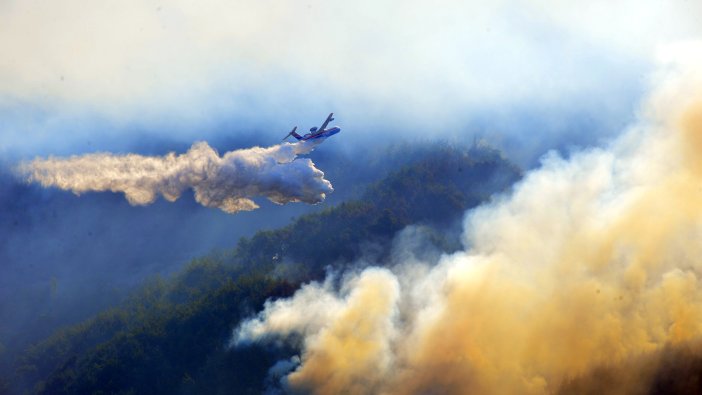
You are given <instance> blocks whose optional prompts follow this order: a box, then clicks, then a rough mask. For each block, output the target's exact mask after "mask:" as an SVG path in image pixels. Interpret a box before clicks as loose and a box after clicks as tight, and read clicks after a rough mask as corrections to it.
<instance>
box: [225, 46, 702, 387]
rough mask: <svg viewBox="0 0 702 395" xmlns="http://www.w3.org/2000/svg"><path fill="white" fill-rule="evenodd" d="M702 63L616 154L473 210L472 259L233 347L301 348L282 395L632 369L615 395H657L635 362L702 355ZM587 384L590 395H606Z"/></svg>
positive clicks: (410, 271)
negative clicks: (684, 348)
mask: <svg viewBox="0 0 702 395" xmlns="http://www.w3.org/2000/svg"><path fill="white" fill-rule="evenodd" d="M698 49H699V48H698ZM697 53H702V52H700V51H699V50H698V51H697ZM701 64H702V62H700V63H695V64H694V65H693V66H692V67H687V68H685V67H682V66H679V68H678V69H676V71H675V72H674V73H672V72H670V69H668V72H669V74H670V75H664V74H661V75H660V76H658V77H661V78H664V80H665V81H662V82H661V84H662V85H660V86H659V87H658V89H657V90H656V91H655V92H654V94H653V95H652V97H651V99H650V100H649V102H648V103H647V106H646V107H645V109H644V110H643V111H642V115H641V119H640V120H639V121H638V123H637V124H636V125H634V126H633V127H632V128H630V129H629V130H627V131H626V132H625V133H624V134H623V135H622V136H621V137H620V138H618V139H617V140H616V141H613V142H611V144H609V145H608V146H606V147H604V148H600V149H591V150H587V151H583V152H580V153H577V154H574V155H573V156H572V157H571V158H570V159H567V160H566V159H563V158H561V157H559V156H557V155H555V154H552V155H549V156H547V157H545V158H544V160H543V164H542V166H541V167H540V168H539V169H537V170H535V171H533V172H531V173H530V174H528V175H527V176H526V177H525V178H524V179H523V180H522V181H521V182H520V183H519V184H518V185H516V186H515V189H514V191H513V193H512V194H511V195H510V196H505V197H502V198H500V199H497V200H496V201H494V202H492V203H491V204H488V205H485V206H482V207H480V208H479V209H477V210H475V211H473V212H471V213H469V215H468V216H467V218H466V221H465V245H466V248H465V251H462V252H458V253H455V254H452V255H446V256H442V257H441V258H440V259H439V260H438V262H422V261H421V259H419V260H418V259H416V258H412V257H409V256H407V255H406V254H404V258H403V259H404V261H403V262H402V263H400V264H398V265H395V266H393V265H389V266H390V267H391V269H379V268H368V269H366V270H365V271H362V272H361V273H357V274H349V275H348V276H347V278H346V279H345V280H344V281H342V284H343V285H342V286H341V288H340V289H338V290H337V289H334V288H333V287H331V286H330V285H329V283H328V284H325V285H315V284H311V285H308V286H305V287H303V288H302V289H301V290H300V291H299V292H298V293H296V294H295V295H294V296H293V297H292V298H290V299H283V300H278V301H274V302H269V303H268V304H266V306H265V309H264V310H263V311H262V312H261V313H260V314H259V315H258V316H257V317H255V318H253V319H251V320H249V321H246V322H245V323H244V324H243V325H242V326H241V327H240V328H238V329H237V330H236V331H235V334H234V338H233V341H234V343H241V342H249V341H269V340H271V339H287V338H289V337H290V336H291V335H297V336H301V337H302V339H303V341H302V344H301V355H300V364H299V365H298V366H297V367H296V368H295V369H294V370H292V371H291V372H290V373H289V374H288V375H287V376H286V378H285V380H284V383H283V384H284V387H285V389H287V390H290V391H292V392H302V393H313V394H339V393H345V394H371V393H373V394H427V393H441V394H468V393H471V394H472V393H476V394H550V393H556V392H558V391H560V390H563V388H564V386H566V385H567V384H568V382H569V380H572V379H573V378H578V377H581V378H587V377H590V376H588V375H590V374H591V373H592V372H593V371H595V370H596V369H598V368H600V367H607V366H624V368H621V369H619V370H616V374H617V377H615V378H614V379H612V380H611V381H610V382H609V386H608V388H606V391H605V392H606V393H618V394H641V393H648V392H647V391H648V390H649V389H650V386H651V385H652V382H651V380H652V378H651V377H650V371H649V372H648V374H647V373H646V372H643V371H640V370H636V369H626V366H637V365H636V364H635V363H630V361H632V360H635V359H636V358H640V357H643V356H647V355H648V356H650V355H653V353H656V352H658V351H660V350H662V349H664V348H665V347H666V346H670V345H672V346H676V345H681V344H688V345H690V349H691V350H692V351H691V352H697V353H699V352H700V347H695V346H694V345H695V344H696V342H699V341H700V340H701V338H702V285H700V281H701V278H702V78H700V73H699V70H702V68H700V67H699V66H700V65H701ZM410 242H411V241H410ZM398 245H400V246H401V245H402V243H399V244H398ZM397 256H399V257H402V256H403V254H398V255H397ZM310 301H314V303H310ZM583 380H585V379H583ZM591 380H593V381H590V382H588V381H587V380H585V381H584V382H583V383H582V387H581V388H590V391H591V392H588V393H601V391H600V392H598V391H597V388H600V390H602V388H601V385H602V384H601V383H598V382H597V380H598V376H597V375H593V376H591ZM588 385H590V387H588ZM598 386H599V387H598ZM586 392H587V391H586Z"/></svg>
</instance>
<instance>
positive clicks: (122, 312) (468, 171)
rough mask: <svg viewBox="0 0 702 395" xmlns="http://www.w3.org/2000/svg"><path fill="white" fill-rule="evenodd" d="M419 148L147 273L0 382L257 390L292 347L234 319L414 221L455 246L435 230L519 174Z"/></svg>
mask: <svg viewBox="0 0 702 395" xmlns="http://www.w3.org/2000/svg"><path fill="white" fill-rule="evenodd" d="M417 157H418V158H419V159H418V160H416V161H413V162H409V163H408V164H406V165H404V166H402V167H401V168H400V169H398V170H397V171H394V172H392V173H390V174H389V175H387V176H386V177H385V178H383V179H382V180H381V181H378V182H376V183H374V184H372V185H371V186H370V187H368V188H367V189H366V191H365V192H364V193H362V194H361V198H359V199H356V200H354V201H349V202H345V203H342V204H339V205H337V206H336V207H333V208H328V209H325V210H323V211H321V212H318V213H314V214H309V215H305V216H302V217H300V218H298V219H297V220H295V221H294V222H293V223H292V224H290V225H289V226H287V227H284V228H282V229H278V230H273V231H264V232H259V233H257V234H256V235H255V236H254V237H252V238H250V239H242V240H240V241H239V243H238V244H237V246H236V248H234V249H233V250H232V251H226V252H221V253H218V254H212V255H210V256H206V257H203V258H200V259H197V260H194V261H193V262H191V263H190V264H189V265H188V267H187V268H186V269H185V270H183V271H182V272H181V273H180V274H178V275H176V276H174V277H173V278H170V279H167V280H164V279H160V278H155V279H153V280H151V281H150V282H149V283H147V284H146V285H144V286H143V287H142V289H140V291H139V292H136V293H135V294H134V295H132V297H131V298H130V299H129V300H128V301H127V302H126V303H124V304H123V305H121V306H120V307H118V308H113V309H110V310H108V311H105V312H103V313H101V314H99V315H98V316H96V317H94V318H92V319H90V320H88V321H86V322H83V323H82V324H79V325H75V326H71V327H68V328H65V329H62V330H60V331H58V332H56V333H55V334H54V335H52V336H51V337H50V338H48V339H46V340H45V341H42V342H40V343H38V344H35V345H33V346H32V347H30V348H29V349H28V350H27V351H26V352H25V353H24V354H23V355H22V356H21V357H20V358H18V360H17V361H16V362H15V363H14V365H13V369H12V372H11V373H10V374H9V375H7V377H6V378H5V379H4V382H3V383H0V389H2V390H3V391H4V392H8V393H45V394H155V393H165V394H174V393H208V394H217V393H240V394H245V393H252V394H253V393H256V394H257V393H261V392H262V390H263V385H264V380H265V376H266V373H267V370H268V368H269V367H270V366H271V365H272V364H273V363H274V362H275V361H276V360H278V359H279V358H281V357H283V356H286V355H289V354H290V353H291V352H292V351H291V350H264V349H261V348H258V347H256V346H254V347H250V348H245V349H234V350H233V349H230V348H229V347H228V345H227V341H228V339H229V338H230V337H231V331H232V329H233V328H235V327H236V326H237V324H238V322H240V320H242V319H244V318H246V317H248V316H251V315H252V314H255V312H257V311H259V310H260V309H261V308H262V306H263V303H264V301H265V300H267V299H270V298H278V297H285V296H289V295H291V294H292V293H293V292H294V291H295V290H296V289H297V288H298V287H299V285H300V284H301V283H303V282H306V281H310V280H318V279H321V278H322V277H323V276H324V273H325V268H326V267H327V266H329V265H332V266H334V265H336V266H339V267H341V266H343V265H344V264H346V263H348V262H353V261H354V260H356V259H358V258H359V257H361V256H362V254H363V253H364V243H369V242H370V243H373V245H374V246H376V247H377V249H379V252H378V254H379V257H380V259H379V260H380V261H382V255H383V254H386V253H388V252H389V248H390V241H391V240H392V238H393V236H394V235H395V233H396V232H397V231H399V230H401V229H402V228H404V227H405V226H407V225H410V224H425V225H427V226H428V228H429V229H435V231H434V236H435V237H434V238H433V240H434V243H435V244H436V246H437V247H438V248H440V249H443V250H446V251H450V250H453V249H456V248H458V247H459V245H458V244H457V240H455V239H452V238H451V237H449V236H448V235H447V234H444V233H442V232H441V231H440V230H441V229H445V228H446V227H447V226H450V225H452V224H453V223H454V222H455V221H456V220H459V221H460V219H461V216H462V213H463V212H464V211H465V210H466V209H468V208H470V207H474V206H475V205H477V204H479V203H480V202H483V201H485V200H486V199H488V198H489V197H490V196H491V195H492V194H494V193H496V192H499V191H502V190H504V189H506V188H508V187H509V186H510V185H511V184H512V183H513V182H514V181H516V180H517V179H518V178H519V177H520V172H519V170H518V169H517V168H516V167H515V166H513V165H512V164H510V163H509V162H508V161H506V160H505V159H504V158H503V157H502V156H501V155H500V154H499V152H497V151H495V150H493V149H490V148H487V147H473V148H471V149H469V150H466V149H460V148H457V147H453V146H449V145H441V146H433V147H431V149H427V150H425V151H424V152H422V153H421V155H417ZM349 171H353V169H349Z"/></svg>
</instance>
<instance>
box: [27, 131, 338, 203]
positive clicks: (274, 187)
mask: <svg viewBox="0 0 702 395" xmlns="http://www.w3.org/2000/svg"><path fill="white" fill-rule="evenodd" d="M315 146H316V143H314V142H299V143H293V144H291V143H283V144H279V145H275V146H272V147H268V148H261V147H254V148H248V149H240V150H235V151H230V152H227V153H225V154H224V155H223V156H219V154H218V153H217V152H216V151H215V150H214V149H213V148H212V147H210V146H209V145H207V143H205V142H199V143H195V144H194V145H193V146H192V147H191V148H190V150H188V152H186V153H185V154H182V155H176V154H174V153H170V154H168V155H166V156H160V157H151V156H141V155H136V154H127V155H114V154H109V153H97V154H88V155H82V156H72V157H70V158H53V157H49V158H48V159H35V160H33V161H31V162H27V163H23V164H22V165H20V166H19V171H20V172H21V173H23V174H24V175H26V176H27V177H28V179H29V180H30V181H34V182H38V183H41V185H43V186H45V187H50V186H53V187H58V188H61V189H64V190H70V191H73V192H74V193H76V194H81V193H84V192H89V191H112V192H123V193H124V195H125V197H126V198H127V200H128V201H129V203H131V204H132V205H147V204H151V203H153V202H154V201H155V200H156V198H157V197H158V195H161V196H163V197H164V198H166V199H167V200H169V201H175V200H176V199H178V198H179V197H180V195H181V194H182V193H183V192H184V191H185V190H186V189H188V188H192V189H193V191H194V192H195V200H197V201H198V202H199V203H200V204H202V205H203V206H206V207H217V208H219V209H221V210H223V211H225V212H227V213H236V212H239V211H249V210H254V209H256V208H258V205H257V204H256V203H255V202H254V201H253V200H252V198H254V197H257V196H263V197H266V198H268V200H270V201H272V202H273V203H277V204H285V203H290V202H305V203H310V204H314V203H319V202H321V201H323V200H324V198H325V197H326V194H327V193H330V192H332V191H333V189H332V185H331V183H330V182H329V181H327V180H326V179H324V173H323V172H322V171H320V170H319V169H317V168H316V167H315V166H314V163H313V162H312V161H311V160H310V159H308V158H301V159H296V157H297V156H298V155H300V154H306V153H309V152H310V151H312V150H313V149H314V147H315Z"/></svg>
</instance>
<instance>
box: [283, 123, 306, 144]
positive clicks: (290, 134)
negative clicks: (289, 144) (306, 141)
mask: <svg viewBox="0 0 702 395" xmlns="http://www.w3.org/2000/svg"><path fill="white" fill-rule="evenodd" d="M296 130H297V126H295V127H294V128H293V129H292V130H291V131H290V133H288V134H287V135H285V137H283V141H285V139H287V138H288V137H290V136H293V137H295V138H296V139H298V140H302V136H300V135H299V134H297V133H295V131H296Z"/></svg>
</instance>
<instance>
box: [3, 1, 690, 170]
mask: <svg viewBox="0 0 702 395" xmlns="http://www.w3.org/2000/svg"><path fill="white" fill-rule="evenodd" d="M700 8H701V6H700V5H699V3H697V2H692V1H689V2H685V1H677V2H671V1H648V2H640V1H619V2H616V4H615V5H613V4H612V2H607V1H591V2H586V3H584V4H576V3H573V2H561V3H556V2H550V1H495V2H490V4H485V2H477V1H475V2H465V1H442V2H440V3H435V4H434V3H431V4H430V3H429V2H424V1H403V2H391V1H375V0H373V1H370V0H362V1H356V2H348V1H337V0H334V1H316V0H311V1H296V2H292V1H281V0H263V1H224V0H222V1H219V0H207V1H198V2H188V1H170V2H160V1H150V0H147V1H142V0H139V1H116V0H115V1H101V2H92V1H78V0H64V1H53V2H43V1H11V0H10V1H3V2H1V3H0V53H2V54H3V56H2V57H0V119H2V122H0V154H4V155H7V156H10V157H16V156H19V157H27V156H34V155H46V154H49V153H52V152H53V153H58V154H65V153H73V152H86V151H91V150H95V149H110V148H114V149H127V148H125V147H129V145H128V144H127V143H126V142H125V141H131V140H133V138H134V136H140V137H143V136H145V135H146V136H149V137H152V138H164V139H175V140H182V141H184V142H190V141H192V140H195V139H208V138H213V137H214V136H216V135H220V134H223V133H226V134H228V135H232V136H236V135H237V134H239V133H251V132H253V131H260V132H271V133H273V134H275V135H276V136H277V135H279V134H281V133H284V132H286V131H287V130H288V129H289V128H290V127H291V126H292V125H294V124H299V125H300V126H301V127H309V126H312V125H313V124H315V123H318V122H319V121H321V119H322V118H323V117H324V116H325V115H326V113H328V112H330V111H335V112H337V113H338V114H339V117H338V119H339V120H340V121H341V120H343V124H344V125H345V126H346V129H345V130H346V131H350V132H351V133H353V134H354V135H360V136H369V135H371V134H377V133H378V132H383V133H385V132H388V131H390V132H392V133H393V134H394V133H396V132H398V131H403V132H405V133H408V134H410V135H411V136H415V135H416V134H419V135H428V136H442V137H443V136H446V137H456V136H461V135H463V134H464V133H466V132H473V133H480V134H481V135H482V136H483V137H488V138H490V136H491V134H493V133H495V134H496V136H495V139H499V138H502V137H504V136H502V137H500V136H498V135H497V134H500V133H501V134H503V135H507V136H510V135H512V136H514V135H515V134H519V133H526V131H527V130H526V129H525V128H526V127H519V126H518V125H521V124H526V125H529V122H532V123H533V125H534V126H535V127H536V128H537V129H542V130H543V132H544V133H545V134H546V135H547V136H550V135H553V134H559V133H560V132H561V131H565V130H567V129H568V127H569V125H568V123H569V122H570V121H567V122H564V119H565V118H564V117H565V115H564V114H567V115H568V117H571V116H572V117H575V118H579V119H580V120H581V121H582V120H587V119H588V117H589V118H591V119H592V118H594V119H597V121H598V122H597V123H598V125H597V127H600V128H605V129H606V128H608V127H611V128H612V129H618V128H619V126H620V125H619V123H621V122H622V120H625V119H626V118H627V117H628V116H631V110H632V109H633V108H635V107H636V103H637V101H638V99H639V98H640V95H641V92H642V91H645V90H646V89H647V87H648V84H649V81H648V78H649V72H650V70H652V68H653V64H654V63H655V62H656V57H657V56H658V54H659V53H660V51H661V48H666V47H667V46H669V45H670V43H672V42H677V41H679V40H686V39H690V38H692V37H694V36H695V34H697V33H699V30H700V28H699V27H697V26H696V23H695V22H699V21H698V20H696V18H695V16H696V15H700V11H702V10H701V9H700ZM552 114H559V115H558V116H556V117H554V116H553V115H552ZM532 118H534V119H536V120H534V119H532ZM568 119H570V118H568ZM610 119H611V120H612V122H615V123H617V125H614V124H612V125H610V124H609V123H608V122H610ZM587 125H588V123H587V121H585V124H584V126H585V127H586V128H587ZM575 128H576V129H577V126H576V127H575ZM593 128H596V127H595V126H593ZM531 133H533V131H531ZM578 133H585V131H581V132H578ZM508 138H509V137H508ZM517 138H519V136H517ZM576 140H578V139H577V138H576ZM346 141H349V142H350V141H353V140H351V139H347V140H346ZM583 142H585V143H587V142H588V141H585V140H583Z"/></svg>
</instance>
